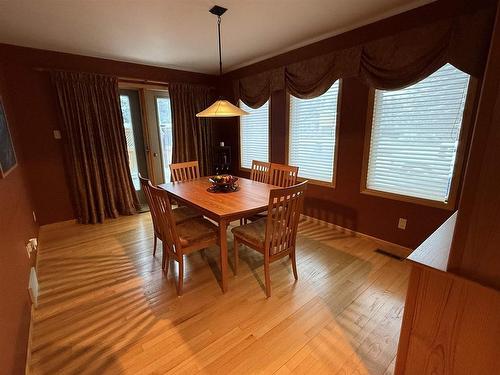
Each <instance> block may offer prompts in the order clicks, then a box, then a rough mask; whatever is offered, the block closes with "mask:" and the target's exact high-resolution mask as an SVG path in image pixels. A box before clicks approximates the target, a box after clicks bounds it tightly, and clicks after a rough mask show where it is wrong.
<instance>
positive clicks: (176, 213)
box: [172, 206, 202, 224]
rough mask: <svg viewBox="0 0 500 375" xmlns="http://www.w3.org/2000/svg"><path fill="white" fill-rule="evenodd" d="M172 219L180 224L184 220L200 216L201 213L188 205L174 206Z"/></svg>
mask: <svg viewBox="0 0 500 375" xmlns="http://www.w3.org/2000/svg"><path fill="white" fill-rule="evenodd" d="M172 214H173V217H174V221H175V223H176V224H180V223H182V222H184V221H186V220H190V219H194V218H197V217H201V216H202V215H201V213H200V212H199V211H197V210H196V209H194V208H191V207H188V206H181V207H177V208H174V209H173V210H172Z"/></svg>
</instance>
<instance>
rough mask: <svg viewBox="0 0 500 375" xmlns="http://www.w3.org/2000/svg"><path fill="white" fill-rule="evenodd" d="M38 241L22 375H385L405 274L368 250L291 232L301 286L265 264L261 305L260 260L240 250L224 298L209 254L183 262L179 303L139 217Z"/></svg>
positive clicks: (334, 234) (286, 271) (213, 253)
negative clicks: (34, 300)
mask: <svg viewBox="0 0 500 375" xmlns="http://www.w3.org/2000/svg"><path fill="white" fill-rule="evenodd" d="M40 237H41V238H40V241H41V250H40V254H39V263H38V275H39V280H40V287H41V296H40V303H39V307H38V308H37V310H36V312H35V323H34V330H33V341H32V354H31V366H30V368H31V372H32V373H33V374H50V375H52V374H68V373H69V374H72V373H75V374H83V373H88V374H118V373H128V374H151V373H154V374H164V373H168V374H197V373H199V374H255V373H259V374H291V373H297V374H392V372H393V368H394V358H395V354H396V348H397V342H398V338H399V331H400V325H401V319H402V315H403V311H402V310H403V303H404V296H405V292H406V285H407V279H408V275H409V268H408V265H407V264H405V263H402V262H399V261H397V260H395V259H392V258H390V257H387V256H384V255H381V254H378V253H376V252H374V250H375V249H376V248H377V245H376V244H375V243H374V242H372V241H371V240H369V239H365V238H355V237H352V236H350V235H348V234H344V233H341V232H339V231H336V230H333V229H330V228H328V227H326V226H322V225H320V224H318V223H314V222H303V223H301V226H300V235H299V238H298V270H299V281H298V282H297V283H294V278H293V275H292V270H291V266H290V263H289V260H288V259H286V260H283V261H278V262H275V263H274V264H272V265H271V281H272V288H273V289H272V291H273V296H272V297H271V298H270V299H266V298H265V293H264V290H263V265H262V258H261V256H260V254H258V253H256V252H253V251H252V250H250V249H247V248H242V249H241V250H240V257H241V260H240V267H241V270H240V273H239V275H238V276H237V277H234V276H232V275H231V276H230V278H229V292H228V293H226V294H225V295H223V294H222V293H221V290H220V288H219V284H218V281H217V280H218V250H217V248H213V249H209V250H207V251H205V253H204V255H203V254H202V253H199V252H198V253H194V254H191V255H189V256H188V258H187V265H186V269H187V272H186V279H185V283H184V296H182V297H181V298H178V297H177V296H176V292H175V284H174V279H173V278H174V276H176V268H174V265H173V264H172V265H171V268H170V273H169V277H168V279H165V277H164V274H163V273H162V271H161V265H160V263H161V251H158V253H157V256H156V258H153V256H152V232H151V221H150V218H149V214H147V213H146V214H140V215H136V216H133V217H124V218H120V219H117V220H110V221H109V222H107V223H106V224H103V225H94V226H92V225H87V226H83V225H77V224H64V225H56V226H52V227H46V228H43V229H42V232H41V236H40ZM230 245H232V244H230ZM230 257H232V252H231V253H230ZM230 260H232V258H230Z"/></svg>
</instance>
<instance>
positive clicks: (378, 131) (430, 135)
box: [366, 64, 469, 202]
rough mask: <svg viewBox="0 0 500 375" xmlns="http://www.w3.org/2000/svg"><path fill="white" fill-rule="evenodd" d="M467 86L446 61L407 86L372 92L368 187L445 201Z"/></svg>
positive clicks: (458, 72) (447, 194) (466, 78)
mask: <svg viewBox="0 0 500 375" xmlns="http://www.w3.org/2000/svg"><path fill="white" fill-rule="evenodd" d="M468 85H469V75H468V74H466V73H463V72H461V71H460V70H458V69H456V68H455V67H453V66H452V65H450V64H447V65H445V66H443V67H442V68H441V69H439V70H438V71H436V72H435V73H433V74H432V75H430V76H429V77H427V78H425V79H424V80H422V81H420V82H419V83H417V84H415V85H413V86H410V87H407V88H405V89H402V90H397V91H381V90H377V91H376V92H375V104H374V112H373V125H372V134H371V143H370V156H369V163H368V171H367V172H368V173H367V181H366V186H367V188H368V189H372V190H378V191H383V192H389V193H395V194H401V195H406V196H412V197H417V198H424V199H430V200H434V201H440V202H447V200H448V196H449V193H450V185H451V181H452V178H453V171H454V166H455V156H456V153H457V147H458V141H459V137H460V131H461V127H462V118H463V113H464V106H465V100H466V96H467V88H468Z"/></svg>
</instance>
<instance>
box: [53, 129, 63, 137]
mask: <svg viewBox="0 0 500 375" xmlns="http://www.w3.org/2000/svg"><path fill="white" fill-rule="evenodd" d="M61 138H62V136H61V131H60V130H57V129H56V130H54V139H61Z"/></svg>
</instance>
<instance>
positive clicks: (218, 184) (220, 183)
mask: <svg viewBox="0 0 500 375" xmlns="http://www.w3.org/2000/svg"><path fill="white" fill-rule="evenodd" d="M208 181H210V183H211V184H212V186H210V187H209V188H208V191H211V192H213V193H217V192H222V193H228V192H232V191H236V190H238V184H237V183H236V182H237V181H238V177H235V176H231V175H230V174H221V175H216V176H212V177H210V178H209V179H208Z"/></svg>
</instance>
